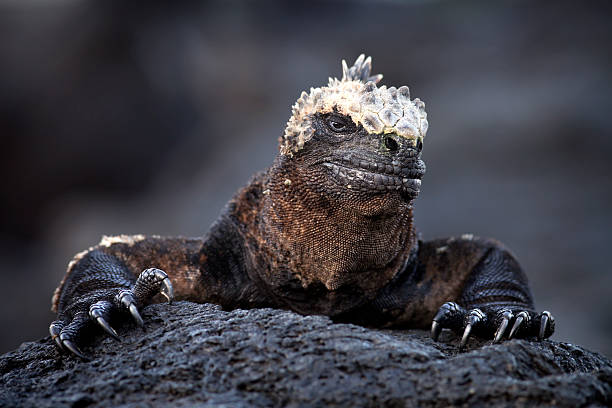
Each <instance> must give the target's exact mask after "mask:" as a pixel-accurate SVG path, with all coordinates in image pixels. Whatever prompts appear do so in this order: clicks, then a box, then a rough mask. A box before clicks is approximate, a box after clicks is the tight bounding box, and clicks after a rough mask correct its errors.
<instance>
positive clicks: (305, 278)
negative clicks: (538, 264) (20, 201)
mask: <svg viewBox="0 0 612 408" xmlns="http://www.w3.org/2000/svg"><path fill="white" fill-rule="evenodd" d="M312 123H313V126H314V129H315V132H314V135H313V138H312V140H310V141H309V142H308V143H306V145H305V146H304V148H303V149H302V150H300V151H299V152H296V153H295V154H294V155H293V156H287V155H281V154H279V156H277V158H276V160H275V162H274V163H273V165H272V166H271V167H270V168H269V169H268V170H266V171H265V172H263V173H260V174H258V175H256V176H255V177H254V178H253V180H252V181H251V182H250V183H249V184H248V185H247V186H246V187H244V188H243V189H242V190H240V191H238V193H237V194H236V195H235V196H234V198H233V199H232V200H231V201H230V202H229V203H228V204H227V206H226V208H225V209H224V211H223V212H222V214H221V216H220V217H219V219H218V220H217V222H216V223H215V224H214V225H213V226H212V228H211V230H210V231H209V232H208V233H207V234H206V235H205V236H204V237H202V238H162V237H140V236H136V237H125V236H122V237H114V238H111V239H107V240H104V241H103V242H102V243H101V244H100V245H98V246H96V247H93V248H91V249H90V250H88V251H87V252H85V253H82V254H80V255H78V256H77V257H76V258H75V260H74V261H73V262H72V263H71V265H70V267H69V270H68V273H67V274H66V277H65V278H64V280H63V281H62V283H61V285H60V287H59V288H58V289H57V291H56V295H55V297H54V310H55V311H57V312H58V318H57V320H55V321H54V322H53V323H52V324H51V326H50V333H51V336H52V337H53V338H54V339H55V341H56V342H57V344H58V346H59V347H60V348H61V349H65V350H68V351H70V352H72V353H74V354H76V355H78V356H80V357H82V358H87V357H86V356H85V354H84V353H83V352H82V351H81V350H80V348H79V346H78V344H80V343H82V342H85V341H87V333H88V332H89V331H88V330H87V329H88V328H91V327H100V328H102V329H103V330H105V331H106V332H107V333H108V334H110V335H111V336H113V337H115V338H119V335H118V333H117V332H116V331H115V330H114V329H113V328H112V326H111V323H113V324H115V323H116V322H117V321H118V320H120V319H122V318H125V317H126V316H129V315H130V314H131V315H132V316H133V318H134V319H135V320H136V321H137V322H138V323H139V324H143V321H142V318H141V317H140V314H139V312H138V310H139V309H140V308H142V307H143V306H145V305H146V304H147V303H149V302H152V301H154V302H156V301H159V300H163V299H162V298H161V297H160V296H158V295H159V294H160V293H161V294H162V295H164V296H165V297H166V298H167V299H168V300H172V299H174V298H176V299H182V300H189V301H194V302H212V303H217V304H220V305H222V306H223V307H224V308H226V309H233V308H256V307H275V308H286V309H291V310H294V311H296V312H298V313H302V314H325V315H328V316H331V317H332V319H334V320H336V321H341V322H353V323H357V324H361V325H365V326H372V327H404V328H424V327H431V331H432V336H433V337H434V339H437V338H438V336H439V334H440V331H441V330H442V329H446V328H447V329H452V330H454V331H457V332H459V333H462V334H463V336H462V339H461V343H460V346H461V347H463V346H465V345H466V343H467V341H468V339H469V336H471V335H475V336H479V337H482V338H491V339H493V341H494V342H498V341H501V340H502V339H506V338H514V337H521V338H529V337H533V338H537V339H540V340H541V339H544V338H547V337H549V336H550V335H551V334H552V333H553V331H554V319H553V317H552V316H551V314H550V313H548V312H543V313H537V312H536V311H535V308H534V304H533V298H532V295H531V292H530V290H529V286H528V283H527V278H526V276H525V274H524V273H523V271H522V270H521V267H520V266H519V264H518V262H517V261H516V260H515V258H514V257H513V256H512V254H511V253H510V252H509V251H508V250H507V249H506V248H504V247H503V246H502V245H501V244H500V243H498V242H496V241H494V240H490V239H480V238H474V237H472V236H467V235H466V236H463V237H461V238H449V239H441V240H434V241H428V242H423V241H421V240H419V239H418V235H417V232H416V230H415V228H414V225H413V216H412V209H413V202H414V199H416V197H417V195H418V193H419V187H420V180H421V178H422V177H423V175H424V173H425V165H424V163H423V161H422V160H421V149H422V145H421V144H420V142H419V143H414V142H412V141H410V140H408V139H405V138H402V137H399V136H398V135H395V134H383V135H381V134H369V133H367V132H366V131H365V130H364V129H363V127H361V126H360V125H357V124H355V123H354V122H353V121H352V120H351V118H350V117H348V116H344V115H341V114H339V113H336V112H331V113H326V114H315V115H314V116H313V118H312ZM357 172H360V173H357ZM143 269H144V271H143ZM141 271H143V272H141Z"/></svg>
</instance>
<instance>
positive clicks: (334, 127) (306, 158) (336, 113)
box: [280, 54, 428, 199]
mask: <svg viewBox="0 0 612 408" xmlns="http://www.w3.org/2000/svg"><path fill="white" fill-rule="evenodd" d="M371 64H372V60H371V58H370V57H368V58H365V56H364V55H363V54H362V55H360V56H359V58H357V60H356V61H355V63H354V65H353V66H352V67H350V68H349V67H348V66H347V64H346V62H345V61H344V60H343V61H342V71H343V75H342V79H340V80H339V79H337V78H330V79H329V83H328V85H327V86H324V87H320V88H311V89H310V92H309V93H307V92H302V95H301V96H300V98H299V99H298V100H297V102H296V103H295V105H294V106H293V111H292V116H291V118H290V119H289V121H288V123H287V127H286V129H285V133H284V135H283V137H281V139H280V153H281V155H282V156H285V157H286V158H287V159H288V160H292V161H297V162H298V163H299V165H301V166H306V167H308V168H309V171H310V172H311V173H312V172H314V173H317V174H324V175H326V177H325V180H324V182H325V183H330V184H334V185H335V188H333V190H334V191H335V190H343V191H344V193H345V194H346V193H347V190H352V191H353V192H355V193H360V194H362V195H363V194H366V195H372V194H381V193H388V192H390V191H397V192H399V193H400V194H401V195H402V196H403V197H404V198H407V199H412V198H414V197H416V196H417V194H418V192H419V188H420V184H421V183H420V182H421V177H422V176H423V174H424V172H425V165H424V163H423V162H422V161H421V159H420V153H421V149H422V146H423V139H424V137H425V134H426V132H427V127H428V124H427V114H426V112H425V104H424V103H423V102H422V101H420V100H419V99H418V98H417V99H413V100H411V99H410V92H409V90H408V87H406V86H402V87H400V88H395V87H390V88H387V87H386V86H385V85H382V86H380V87H378V86H377V83H378V82H380V80H381V79H382V75H373V76H371V75H370V70H371ZM318 181H319V182H320V181H321V180H318ZM348 193H350V191H348Z"/></svg>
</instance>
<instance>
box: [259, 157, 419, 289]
mask: <svg viewBox="0 0 612 408" xmlns="http://www.w3.org/2000/svg"><path fill="white" fill-rule="evenodd" d="M313 177H314V176H313V175H312V174H310V173H309V172H308V168H306V169H304V168H302V167H293V166H291V165H287V163H286V162H285V163H283V162H280V161H277V162H276V163H275V165H274V166H273V167H272V168H271V169H270V170H269V172H268V177H267V181H266V182H265V183H264V186H263V188H264V190H263V191H264V193H263V195H262V203H261V206H260V218H259V221H260V222H259V226H260V235H261V236H263V237H266V240H267V244H268V245H269V246H270V247H271V248H272V249H273V251H272V252H271V254H273V256H276V257H277V259H276V262H277V263H278V264H279V265H285V266H287V267H288V270H289V271H291V272H293V273H294V274H295V275H296V276H294V278H297V279H299V280H300V281H301V284H302V286H303V287H304V288H307V287H309V286H311V285H318V284H319V285H320V284H323V285H324V286H325V288H326V289H327V290H329V291H335V290H337V289H339V288H342V287H346V286H353V287H355V288H358V289H359V290H361V291H365V292H368V293H370V294H372V295H373V294H374V293H375V292H376V291H377V290H378V289H380V288H381V287H382V286H384V285H385V284H386V283H387V282H388V281H389V280H391V279H392V278H393V277H394V276H395V275H396V274H397V273H398V271H399V270H400V269H401V268H402V266H403V265H404V263H405V262H406V260H407V259H408V257H409V255H410V252H411V249H412V248H413V247H415V245H416V233H415V231H414V228H413V216H412V205H411V203H410V202H406V201H405V200H403V199H402V198H401V197H400V196H399V194H381V195H373V196H370V197H367V198H365V197H362V198H361V199H359V200H355V199H354V197H353V198H351V194H347V193H346V192H343V191H342V190H338V191H335V190H334V191H329V188H328V187H329V186H327V185H326V184H325V183H318V182H317V180H316V177H315V178H314V179H313ZM338 188H339V189H341V188H345V187H342V186H338Z"/></svg>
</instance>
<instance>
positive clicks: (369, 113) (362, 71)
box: [280, 54, 428, 156]
mask: <svg viewBox="0 0 612 408" xmlns="http://www.w3.org/2000/svg"><path fill="white" fill-rule="evenodd" d="M371 68H372V58H371V57H368V58H365V55H364V54H361V55H360V56H359V58H357V60H356V61H355V64H353V66H352V67H350V68H349V67H348V66H347V64H346V61H344V60H342V79H340V80H339V79H337V78H329V83H328V85H327V86H324V87H320V88H310V93H307V92H302V94H301V95H300V98H299V99H298V100H297V102H296V103H295V105H293V110H292V115H291V118H290V119H289V121H288V122H287V127H286V128H285V134H284V136H283V137H282V139H281V141H280V142H281V144H280V152H281V154H285V155H289V156H291V155H292V154H293V153H295V152H298V151H299V150H300V149H302V148H303V147H304V144H305V143H306V142H308V141H309V140H310V139H311V138H312V134H313V132H314V129H313V127H312V122H311V120H312V116H313V115H314V114H315V113H328V112H333V111H334V110H335V111H337V112H338V113H341V114H344V115H347V116H349V117H350V118H351V119H353V121H354V122H355V124H357V125H362V126H363V127H364V129H365V130H366V131H368V132H369V133H372V134H382V133H395V134H397V135H399V136H401V137H404V138H406V139H410V140H412V141H413V142H414V143H416V141H417V140H418V139H421V140H422V139H423V138H424V137H425V134H426V133H427V127H428V124H427V113H426V112H425V104H424V103H423V102H422V101H421V100H420V99H418V98H415V99H414V100H412V101H411V100H410V91H409V89H408V87H407V86H402V87H400V88H395V87H390V88H387V87H386V86H385V85H382V86H380V87H377V86H376V84H377V83H378V82H379V81H380V80H381V79H382V75H380V74H379V75H374V76H370V71H371Z"/></svg>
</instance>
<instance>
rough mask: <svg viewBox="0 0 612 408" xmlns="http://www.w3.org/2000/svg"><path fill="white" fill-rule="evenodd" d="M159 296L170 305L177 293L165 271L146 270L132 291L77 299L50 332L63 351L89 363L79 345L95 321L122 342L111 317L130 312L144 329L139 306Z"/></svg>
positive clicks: (109, 292) (117, 289)
mask: <svg viewBox="0 0 612 408" xmlns="http://www.w3.org/2000/svg"><path fill="white" fill-rule="evenodd" d="M158 293H161V294H162V295H163V296H164V297H165V298H166V299H168V302H171V301H172V300H173V299H174V291H173V289H172V283H171V282H170V279H169V278H168V275H167V274H166V273H165V272H164V271H162V270H161V269H156V268H150V269H146V270H144V271H143V272H142V273H141V274H140V276H139V277H138V279H137V280H136V283H134V285H133V286H132V288H130V289H122V288H116V289H110V290H104V291H103V292H102V293H99V294H97V295H95V296H91V297H88V298H79V299H77V300H75V302H74V307H73V308H72V309H74V311H72V312H71V313H66V314H64V315H62V316H60V318H59V319H58V320H55V321H54V322H53V323H51V325H50V326H49V333H50V334H51V338H52V339H53V340H54V341H55V343H56V344H57V345H58V346H59V348H60V349H63V350H68V351H69V352H71V353H72V354H74V355H76V356H78V357H80V358H82V359H84V360H89V358H88V357H87V356H86V355H85V354H84V353H83V352H82V351H81V350H80V349H79V348H78V347H77V345H76V344H77V342H78V339H79V337H80V335H81V333H82V332H83V330H84V329H85V328H86V327H88V326H90V324H91V323H92V322H93V323H95V324H97V325H98V326H99V327H101V328H102V329H103V330H104V331H105V332H106V333H107V334H108V335H109V336H111V337H113V338H114V339H116V340H120V337H119V335H118V334H117V332H116V331H115V329H113V328H112V327H111V325H110V324H109V321H110V320H111V315H113V314H115V313H116V312H118V311H124V312H125V311H127V312H129V313H130V314H131V315H132V317H133V319H134V320H135V321H136V323H137V324H138V325H139V326H142V325H144V322H143V320H142V317H141V316H140V313H139V312H138V306H144V305H145V304H146V303H147V302H148V301H149V300H150V299H151V298H152V297H153V296H155V295H156V294H158ZM69 309H70V308H69Z"/></svg>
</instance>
